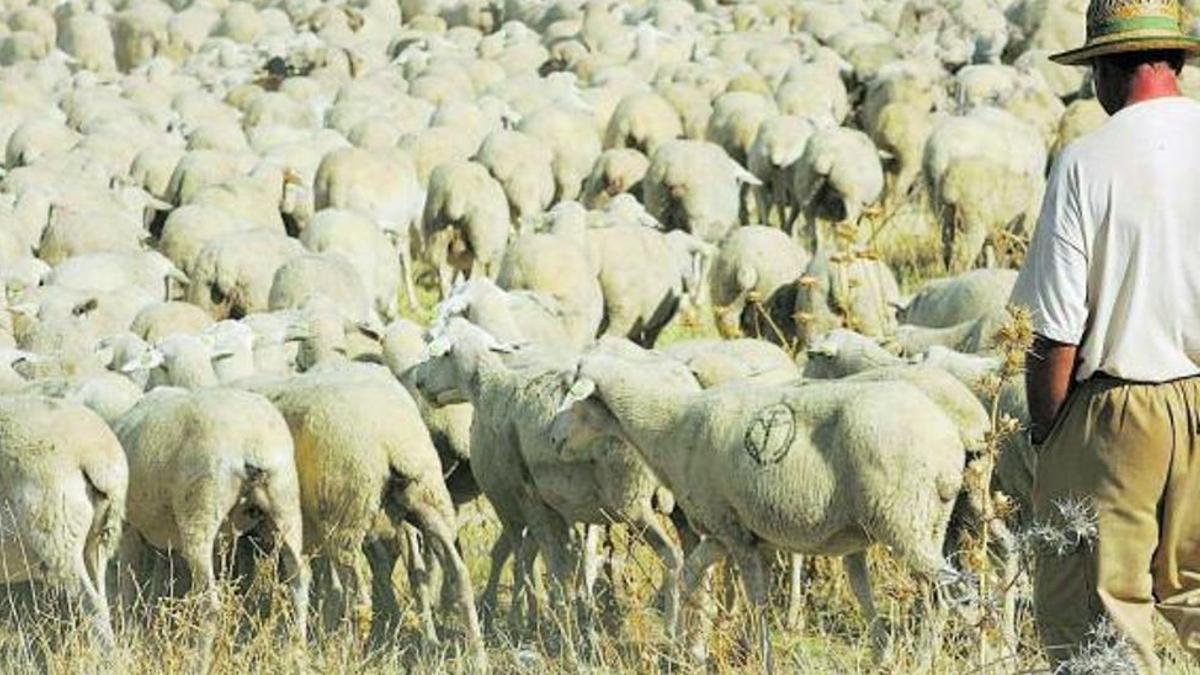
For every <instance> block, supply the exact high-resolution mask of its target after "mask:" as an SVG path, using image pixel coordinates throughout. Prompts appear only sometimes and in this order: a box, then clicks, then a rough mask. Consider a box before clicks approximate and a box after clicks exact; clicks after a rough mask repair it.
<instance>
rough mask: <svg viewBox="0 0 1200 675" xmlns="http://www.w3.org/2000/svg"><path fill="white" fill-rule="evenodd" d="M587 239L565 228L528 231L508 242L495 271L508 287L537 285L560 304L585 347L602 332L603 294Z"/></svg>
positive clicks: (537, 289) (533, 287) (570, 330)
mask: <svg viewBox="0 0 1200 675" xmlns="http://www.w3.org/2000/svg"><path fill="white" fill-rule="evenodd" d="M587 253H588V252H587V248H586V242H583V241H573V240H572V239H571V238H569V237H567V236H565V235H560V234H549V233H547V234H524V235H521V236H519V237H517V238H516V239H514V240H513V241H512V243H510V244H509V246H508V250H507V251H506V252H505V253H504V258H503V259H502V261H501V263H500V271H499V272H498V273H497V275H496V285H498V286H499V287H500V288H502V289H504V290H506V291H518V290H523V291H534V292H537V293H540V294H542V295H544V296H546V297H548V298H550V299H551V300H553V301H554V302H555V303H556V305H557V306H558V309H559V312H560V313H561V316H562V320H563V322H564V327H565V329H566V332H567V334H568V335H569V336H570V337H571V340H572V342H573V343H574V344H575V345H576V347H577V348H582V347H584V346H585V345H587V344H588V343H590V342H591V341H592V340H593V339H595V337H596V334H597V333H598V332H599V329H600V324H601V322H602V321H603V318H604V306H605V305H604V295H603V290H602V289H601V286H600V283H599V281H598V279H597V277H596V271H595V269H593V267H592V263H591V262H590V261H589V260H588V258H587Z"/></svg>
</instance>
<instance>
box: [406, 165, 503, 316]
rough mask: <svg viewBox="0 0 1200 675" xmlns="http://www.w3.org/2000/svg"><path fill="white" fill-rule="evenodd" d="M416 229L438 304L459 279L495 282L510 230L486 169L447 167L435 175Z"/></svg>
mask: <svg viewBox="0 0 1200 675" xmlns="http://www.w3.org/2000/svg"><path fill="white" fill-rule="evenodd" d="M421 223H422V225H421V228H422V233H423V239H424V240H425V247H426V250H427V257H428V259H429V262H430V263H431V264H432V265H433V266H434V268H435V269H436V271H437V275H438V285H439V289H440V291H441V294H442V297H443V298H445V297H447V296H448V295H449V294H450V288H451V286H452V285H453V283H454V277H455V275H456V274H458V273H461V274H463V275H464V276H469V277H471V278H476V277H481V276H482V277H489V278H491V277H494V276H495V274H496V271H497V269H498V266H499V264H500V258H501V256H503V255H504V247H505V245H506V244H507V243H508V236H509V232H510V230H511V226H510V220H509V207H508V199H507V197H506V196H505V194H504V189H503V187H502V186H501V185H500V183H498V182H497V181H496V179H494V178H492V176H491V175H490V174H489V173H488V171H487V168H486V167H484V166H483V165H481V164H477V163H475V162H448V163H446V164H443V165H441V166H439V167H437V168H436V169H434V171H433V174H432V175H431V176H430V178H429V199H428V200H427V201H426V203H425V213H424V215H423V216H422V219H421Z"/></svg>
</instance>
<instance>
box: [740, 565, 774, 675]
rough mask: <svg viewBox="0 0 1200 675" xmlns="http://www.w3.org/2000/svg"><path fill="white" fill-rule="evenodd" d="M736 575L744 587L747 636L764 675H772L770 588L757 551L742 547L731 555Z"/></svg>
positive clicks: (764, 567)
mask: <svg viewBox="0 0 1200 675" xmlns="http://www.w3.org/2000/svg"><path fill="white" fill-rule="evenodd" d="M732 554H733V558H734V561H735V562H736V563H737V567H738V571H739V572H741V574H742V582H743V583H744V584H745V586H746V597H747V600H749V602H750V607H749V608H748V609H749V612H748V614H749V615H750V629H751V635H752V637H753V639H754V641H755V642H756V643H757V644H755V649H756V650H757V651H758V655H759V657H760V658H762V667H763V669H764V670H765V671H766V672H768V673H773V672H775V656H774V654H773V653H772V650H771V624H770V612H768V611H767V608H768V607H770V603H771V594H770V586H769V584H768V583H767V566H766V562H765V561H764V559H763V553H762V551H761V550H760V549H758V548H755V547H752V546H746V547H738V548H735V549H733V551H732Z"/></svg>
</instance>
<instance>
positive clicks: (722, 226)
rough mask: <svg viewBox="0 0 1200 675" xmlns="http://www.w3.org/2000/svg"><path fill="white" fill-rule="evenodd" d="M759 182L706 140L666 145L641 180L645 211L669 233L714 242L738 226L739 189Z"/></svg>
mask: <svg viewBox="0 0 1200 675" xmlns="http://www.w3.org/2000/svg"><path fill="white" fill-rule="evenodd" d="M743 185H750V186H754V187H757V186H759V185H761V181H759V180H758V179H757V178H755V177H754V175H753V174H751V173H750V172H748V171H746V170H745V169H744V168H742V167H741V166H740V165H738V164H737V162H734V161H733V160H732V159H731V158H730V157H729V155H727V154H726V153H725V151H724V150H722V149H721V147H720V146H718V145H716V144H714V143H709V142H707V141H669V142H667V143H664V144H662V145H661V146H659V148H658V149H657V150H656V151H655V152H654V154H653V156H651V158H650V168H649V169H648V170H647V172H646V177H645V179H644V180H643V182H642V191H643V195H644V201H645V204H646V210H647V211H649V212H650V214H651V215H652V216H654V217H655V218H657V219H658V220H659V222H661V223H662V224H663V226H664V227H665V228H666V229H668V230H684V231H686V232H690V233H692V234H694V235H696V236H697V237H699V238H700V239H702V240H704V241H705V242H707V243H709V244H716V243H718V242H720V241H721V239H723V238H724V237H725V235H726V234H728V233H729V232H730V230H732V229H733V228H734V227H736V226H737V225H738V223H739V222H740V212H741V204H742V201H741V194H742V186H743Z"/></svg>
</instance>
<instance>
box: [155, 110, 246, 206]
mask: <svg viewBox="0 0 1200 675" xmlns="http://www.w3.org/2000/svg"><path fill="white" fill-rule="evenodd" d="M235 128H236V127H235ZM238 133H241V132H240V131H238ZM253 161H254V158H253V157H251V156H249V155H248V154H247V153H246V152H245V150H244V149H242V150H241V151H240V152H230V151H226V150H215V149H194V148H189V150H188V151H187V152H186V153H185V154H184V155H183V156H182V157H180V158H179V161H178V162H177V163H176V164H175V169H174V170H173V171H172V172H171V179H170V181H168V182H167V188H166V198H167V201H169V202H171V203H173V204H176V205H179V206H182V205H184V204H187V203H190V202H191V200H192V198H193V196H194V195H195V194H196V193H198V192H200V191H201V190H202V189H203V188H206V187H209V186H212V185H221V184H224V183H227V182H228V181H231V180H235V179H236V178H238V177H239V176H241V175H243V174H245V173H247V172H248V171H249V170H250V169H251V168H252V162H253ZM258 206H259V207H260V208H261V206H262V205H261V204H260V205H258ZM247 219H249V218H247Z"/></svg>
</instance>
